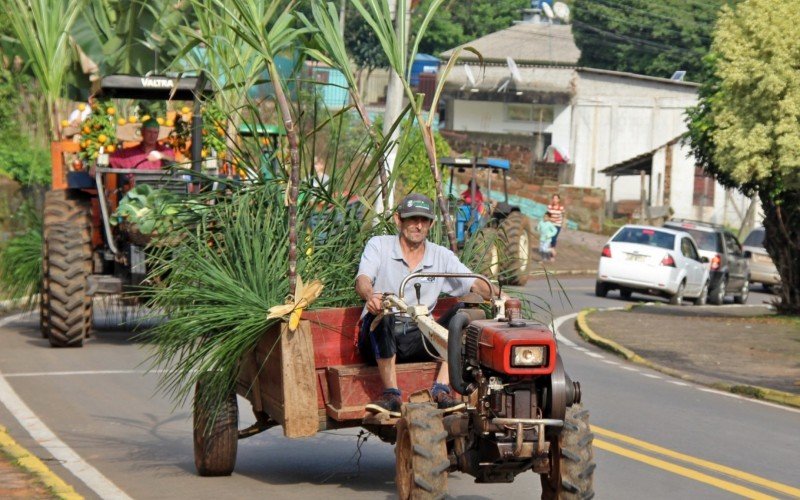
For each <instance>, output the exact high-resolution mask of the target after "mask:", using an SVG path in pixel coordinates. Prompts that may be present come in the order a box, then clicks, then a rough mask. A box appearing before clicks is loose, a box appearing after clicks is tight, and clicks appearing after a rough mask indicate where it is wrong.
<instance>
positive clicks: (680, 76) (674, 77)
mask: <svg viewBox="0 0 800 500" xmlns="http://www.w3.org/2000/svg"><path fill="white" fill-rule="evenodd" d="M685 76H686V71H683V70H678V71H676V72H675V73H672V76H671V77H670V78H669V79H670V80H675V81H677V82H682V81H683V79H684V77H685Z"/></svg>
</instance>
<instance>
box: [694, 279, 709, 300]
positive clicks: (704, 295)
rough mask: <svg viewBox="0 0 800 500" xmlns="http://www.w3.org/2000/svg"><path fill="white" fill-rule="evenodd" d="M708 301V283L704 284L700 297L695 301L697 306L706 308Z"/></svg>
mask: <svg viewBox="0 0 800 500" xmlns="http://www.w3.org/2000/svg"><path fill="white" fill-rule="evenodd" d="M707 301H708V281H706V282H705V283H704V284H703V289H702V290H700V295H698V296H697V298H696V299H694V305H696V306H704V305H706V302H707Z"/></svg>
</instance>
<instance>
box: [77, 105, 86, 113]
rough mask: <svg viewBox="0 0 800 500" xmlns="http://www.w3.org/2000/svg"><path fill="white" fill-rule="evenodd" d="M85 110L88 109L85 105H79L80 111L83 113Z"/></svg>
mask: <svg viewBox="0 0 800 500" xmlns="http://www.w3.org/2000/svg"><path fill="white" fill-rule="evenodd" d="M84 109H86V105H85V104H83V103H80V104H78V111H83V110H84Z"/></svg>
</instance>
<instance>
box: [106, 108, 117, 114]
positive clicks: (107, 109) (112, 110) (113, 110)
mask: <svg viewBox="0 0 800 500" xmlns="http://www.w3.org/2000/svg"><path fill="white" fill-rule="evenodd" d="M116 112H117V110H116V109H114V107H113V106H109V107H107V108H106V113H107V114H109V115H111V116H114V113H116Z"/></svg>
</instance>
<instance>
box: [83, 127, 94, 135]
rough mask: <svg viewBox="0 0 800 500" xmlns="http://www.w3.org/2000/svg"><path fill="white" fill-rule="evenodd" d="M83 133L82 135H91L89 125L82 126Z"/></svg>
mask: <svg viewBox="0 0 800 500" xmlns="http://www.w3.org/2000/svg"><path fill="white" fill-rule="evenodd" d="M83 133H84V134H91V133H92V129H91V128H90V127H89V125H84V126H83Z"/></svg>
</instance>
